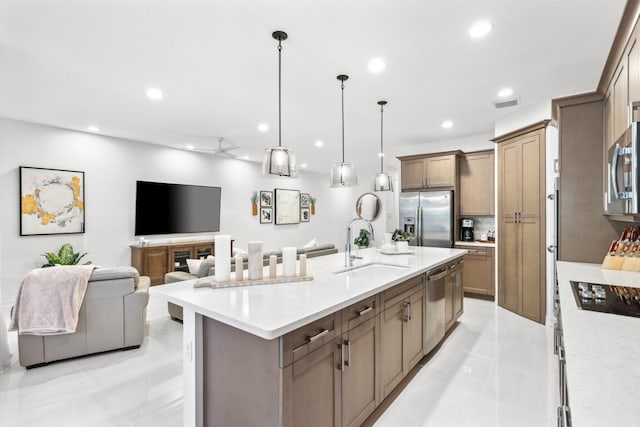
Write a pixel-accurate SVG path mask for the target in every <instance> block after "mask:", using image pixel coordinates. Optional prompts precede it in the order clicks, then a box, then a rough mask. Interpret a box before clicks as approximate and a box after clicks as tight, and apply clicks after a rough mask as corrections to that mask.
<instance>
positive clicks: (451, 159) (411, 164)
mask: <svg viewBox="0 0 640 427" xmlns="http://www.w3.org/2000/svg"><path fill="white" fill-rule="evenodd" d="M459 154H461V152H459V151H455V152H449V153H438V154H431V155H417V156H404V157H398V159H399V160H400V162H401V164H402V179H401V181H402V191H417V190H434V189H441V188H455V187H456V181H457V174H458V155H459Z"/></svg>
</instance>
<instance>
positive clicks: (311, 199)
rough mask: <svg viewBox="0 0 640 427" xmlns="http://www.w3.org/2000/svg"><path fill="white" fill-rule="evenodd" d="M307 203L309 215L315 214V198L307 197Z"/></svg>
mask: <svg viewBox="0 0 640 427" xmlns="http://www.w3.org/2000/svg"><path fill="white" fill-rule="evenodd" d="M309 203H311V215H315V214H316V198H315V197H309Z"/></svg>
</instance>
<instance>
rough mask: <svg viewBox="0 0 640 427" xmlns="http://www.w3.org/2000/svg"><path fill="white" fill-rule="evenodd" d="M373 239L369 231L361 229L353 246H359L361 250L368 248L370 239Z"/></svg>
mask: <svg viewBox="0 0 640 427" xmlns="http://www.w3.org/2000/svg"><path fill="white" fill-rule="evenodd" d="M370 237H371V233H369V230H365V229H364V228H361V229H360V234H359V235H358V237H356V238H355V239H354V240H353V244H354V245H356V246H358V247H359V248H368V247H369V238H370Z"/></svg>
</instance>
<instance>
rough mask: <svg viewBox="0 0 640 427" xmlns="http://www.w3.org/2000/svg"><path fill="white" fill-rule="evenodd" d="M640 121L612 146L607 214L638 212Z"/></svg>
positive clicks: (606, 203) (608, 164) (634, 123)
mask: <svg viewBox="0 0 640 427" xmlns="http://www.w3.org/2000/svg"><path fill="white" fill-rule="evenodd" d="M639 135H640V122H633V123H632V124H631V126H629V128H628V129H627V130H626V131H625V132H624V134H622V136H621V137H620V138H618V140H617V141H616V142H615V144H613V146H612V147H611V148H610V149H609V156H608V162H607V183H608V184H607V192H606V193H605V213H607V214H609V215H637V214H638V190H639V189H638V160H639V159H638V155H639V153H638V149H639V144H638V136H639Z"/></svg>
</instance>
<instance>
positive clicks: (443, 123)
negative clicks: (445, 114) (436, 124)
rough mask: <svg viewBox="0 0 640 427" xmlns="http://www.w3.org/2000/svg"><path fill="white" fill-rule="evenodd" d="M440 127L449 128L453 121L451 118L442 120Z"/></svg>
mask: <svg viewBox="0 0 640 427" xmlns="http://www.w3.org/2000/svg"><path fill="white" fill-rule="evenodd" d="M442 127H443V128H445V129H451V128H452V127H453V122H452V121H451V120H445V121H444V122H442Z"/></svg>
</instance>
